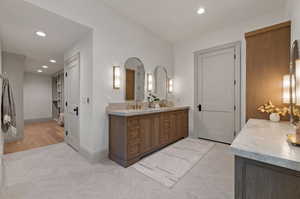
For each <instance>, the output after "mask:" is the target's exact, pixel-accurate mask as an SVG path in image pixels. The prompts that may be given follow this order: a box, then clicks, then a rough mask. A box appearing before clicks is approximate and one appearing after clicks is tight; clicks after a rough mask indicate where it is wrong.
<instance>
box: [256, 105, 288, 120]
mask: <svg viewBox="0 0 300 199" xmlns="http://www.w3.org/2000/svg"><path fill="white" fill-rule="evenodd" d="M257 110H258V111H260V112H262V113H267V114H269V119H270V120H271V121H272V122H279V121H280V116H286V115H287V114H288V113H289V111H290V110H289V108H287V107H276V106H275V105H273V103H272V102H271V101H269V102H268V103H267V104H264V105H262V106H260V107H258V109H257Z"/></svg>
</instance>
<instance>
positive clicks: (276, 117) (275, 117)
mask: <svg viewBox="0 0 300 199" xmlns="http://www.w3.org/2000/svg"><path fill="white" fill-rule="evenodd" d="M269 118H270V120H271V121H272V122H279V121H280V115H279V114H278V113H271V114H270V117H269Z"/></svg>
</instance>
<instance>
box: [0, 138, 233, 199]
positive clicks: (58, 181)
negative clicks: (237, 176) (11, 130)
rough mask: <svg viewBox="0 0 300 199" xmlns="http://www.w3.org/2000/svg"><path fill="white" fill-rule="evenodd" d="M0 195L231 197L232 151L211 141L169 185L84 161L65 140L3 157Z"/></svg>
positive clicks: (12, 198) (40, 198)
mask: <svg viewBox="0 0 300 199" xmlns="http://www.w3.org/2000/svg"><path fill="white" fill-rule="evenodd" d="M5 166H6V185H7V187H6V188H5V189H4V192H3V195H2V196H1V197H0V198H1V199H171V198H172V199H233V181H234V178H233V156H232V154H231V153H230V151H229V146H227V145H222V144H216V145H215V146H214V147H213V148H212V149H211V150H210V152H209V153H208V154H207V155H206V156H205V157H204V158H203V159H201V160H200V161H199V162H198V163H197V164H196V165H195V167H194V168H193V169H191V170H190V171H189V172H188V173H187V174H186V175H185V176H184V177H183V178H182V179H181V180H180V181H179V182H178V183H177V184H176V185H175V186H174V187H173V188H171V189H169V188H167V187H166V186H164V185H161V184H160V183H158V182H156V181H154V180H152V179H151V178H149V177H147V176H144V175H143V174H141V173H140V172H138V171H137V170H135V169H134V168H132V167H130V168H127V169H124V168H122V167H120V166H118V165H116V164H115V163H113V162H111V161H110V160H103V161H102V162H101V163H100V164H95V165H90V164H89V163H87V162H86V161H85V160H84V159H83V158H82V157H81V156H79V155H78V154H77V153H76V152H74V151H73V150H72V149H71V148H70V147H68V146H67V145H66V144H64V143H62V144H57V145H51V146H47V147H44V148H39V149H34V150H30V151H24V152H20V153H15V154H8V155H6V156H5Z"/></svg>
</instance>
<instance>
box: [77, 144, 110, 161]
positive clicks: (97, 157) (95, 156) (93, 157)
mask: <svg viewBox="0 0 300 199" xmlns="http://www.w3.org/2000/svg"><path fill="white" fill-rule="evenodd" d="M79 154H80V155H82V156H83V157H84V158H85V159H86V160H88V161H89V162H90V163H91V164H97V163H99V162H101V160H103V159H106V158H107V157H108V151H107V150H104V151H99V152H95V153H90V152H89V151H87V150H86V149H84V148H82V147H80V149H79Z"/></svg>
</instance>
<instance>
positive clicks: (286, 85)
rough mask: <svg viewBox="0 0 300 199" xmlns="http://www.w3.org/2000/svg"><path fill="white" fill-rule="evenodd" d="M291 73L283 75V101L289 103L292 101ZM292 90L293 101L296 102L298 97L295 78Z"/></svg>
mask: <svg viewBox="0 0 300 199" xmlns="http://www.w3.org/2000/svg"><path fill="white" fill-rule="evenodd" d="M290 78H291V75H284V76H283V85H282V86H283V94H282V99H283V103H284V104H289V103H290V100H291V99H290V89H291V87H290V85H291V80H290ZM292 90H293V94H292V96H293V98H292V100H293V103H295V99H296V96H295V78H292Z"/></svg>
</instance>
